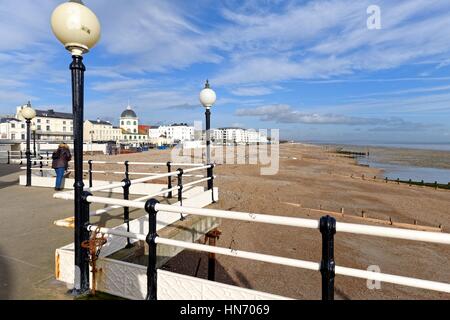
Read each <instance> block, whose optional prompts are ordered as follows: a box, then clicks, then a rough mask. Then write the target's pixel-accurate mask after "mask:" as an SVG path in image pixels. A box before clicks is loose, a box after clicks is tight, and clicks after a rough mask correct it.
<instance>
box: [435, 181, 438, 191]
mask: <svg viewBox="0 0 450 320" xmlns="http://www.w3.org/2000/svg"><path fill="white" fill-rule="evenodd" d="M434 188H435V189H436V190H437V189H438V183H437V181H435V182H434Z"/></svg>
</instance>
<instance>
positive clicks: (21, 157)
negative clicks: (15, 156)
mask: <svg viewBox="0 0 450 320" xmlns="http://www.w3.org/2000/svg"><path fill="white" fill-rule="evenodd" d="M22 159H23V154H22V150H20V165H22V164H23V161H22Z"/></svg>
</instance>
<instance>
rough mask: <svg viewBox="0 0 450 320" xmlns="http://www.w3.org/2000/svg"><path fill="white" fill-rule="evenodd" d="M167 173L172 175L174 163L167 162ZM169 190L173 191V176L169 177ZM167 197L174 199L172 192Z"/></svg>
mask: <svg viewBox="0 0 450 320" xmlns="http://www.w3.org/2000/svg"><path fill="white" fill-rule="evenodd" d="M167 172H168V173H171V172H172V162H170V161H168V162H167ZM167 189H169V190H170V189H172V176H168V177H167ZM167 197H168V198H169V199H172V197H173V193H172V191H169V194H168V195H167Z"/></svg>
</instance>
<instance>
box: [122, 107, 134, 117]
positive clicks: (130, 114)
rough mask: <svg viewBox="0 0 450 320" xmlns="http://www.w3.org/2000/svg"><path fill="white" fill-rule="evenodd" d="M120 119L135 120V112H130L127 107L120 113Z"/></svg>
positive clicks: (129, 108)
mask: <svg viewBox="0 0 450 320" xmlns="http://www.w3.org/2000/svg"><path fill="white" fill-rule="evenodd" d="M120 117H121V118H137V115H136V112H134V111H133V110H131V107H130V106H128V107H127V109H126V110H125V111H124V112H122V114H121V116H120Z"/></svg>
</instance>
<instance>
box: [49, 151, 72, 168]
mask: <svg viewBox="0 0 450 320" xmlns="http://www.w3.org/2000/svg"><path fill="white" fill-rule="evenodd" d="M52 159H53V161H52V168H53V169H57V168H65V169H67V168H68V167H69V161H70V160H72V155H71V154H70V151H69V149H66V148H58V150H56V151H55V152H53V155H52Z"/></svg>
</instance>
